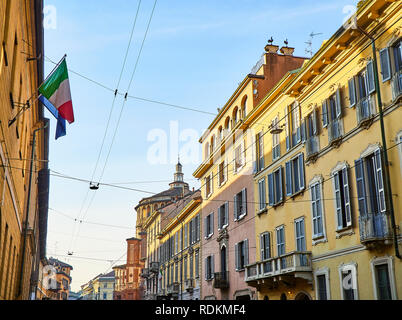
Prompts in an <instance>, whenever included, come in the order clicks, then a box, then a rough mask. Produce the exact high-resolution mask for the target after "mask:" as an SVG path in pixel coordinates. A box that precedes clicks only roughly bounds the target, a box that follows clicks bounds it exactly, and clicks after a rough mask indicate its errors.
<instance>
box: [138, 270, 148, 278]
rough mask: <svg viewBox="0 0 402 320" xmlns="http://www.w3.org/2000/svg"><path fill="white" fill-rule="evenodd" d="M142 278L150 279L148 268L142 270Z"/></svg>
mask: <svg viewBox="0 0 402 320" xmlns="http://www.w3.org/2000/svg"><path fill="white" fill-rule="evenodd" d="M140 277H142V278H148V277H149V269H148V268H142V269H141V274H140Z"/></svg>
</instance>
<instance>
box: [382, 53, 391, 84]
mask: <svg viewBox="0 0 402 320" xmlns="http://www.w3.org/2000/svg"><path fill="white" fill-rule="evenodd" d="M380 64H381V74H382V82H385V81H387V80H390V79H391V62H390V57H389V48H384V49H382V50H380Z"/></svg>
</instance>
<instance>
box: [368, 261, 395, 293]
mask: <svg viewBox="0 0 402 320" xmlns="http://www.w3.org/2000/svg"><path fill="white" fill-rule="evenodd" d="M384 264H386V265H387V266H388V277H389V285H390V289H391V298H392V300H398V295H397V291H396V282H395V264H394V257H393V256H384V257H379V258H374V259H372V260H371V261H370V267H371V276H372V281H373V292H374V299H375V300H379V293H378V282H377V273H376V269H375V267H376V266H378V265H384Z"/></svg>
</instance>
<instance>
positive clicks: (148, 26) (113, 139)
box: [73, 0, 158, 247]
mask: <svg viewBox="0 0 402 320" xmlns="http://www.w3.org/2000/svg"><path fill="white" fill-rule="evenodd" d="M157 2H158V0H155V2H154V6H153V8H152V12H151V16H150V18H149V21H148V25H147V29H146V31H145V34H144V38H143V40H142V43H141V48H140V51H139V53H138V56H137V60H136V63H135V67H134V70H133V72H132V75H131V79H130V82H129V85H128V88H127V91H126V94H125V97H124V101H123V104H122V106H121V109H120V114H119V118H118V121H117V124H116V127H115V130H114V134H113V138H112V142H111V144H110V147H109V152H108V154H107V157H106V160H105V163H104V166H103V169H102V172H101V175H100V177H99V180H98V183H100V182H101V181H102V179H103V176H104V174H105V170H106V166H107V164H108V162H109V158H110V154H111V152H112V149H113V145H114V142H115V140H116V136H117V131H118V128H119V126H120V122H121V118H122V115H123V111H124V107H125V104H126V102H127V96H128V93H129V91H130V88H131V85H132V83H133V80H134V76H135V73H136V71H137V67H138V63H139V60H140V58H141V54H142V50H143V48H144V44H145V41H146V39H147V36H148V32H149V28H150V26H151V22H152V18H153V16H154V12H155V8H156V4H157ZM97 191H98V190H95V192H94V193H93V195H92V197H91V200H90V202H89V204H88V207H87V209H86V211H85V213H84V214H83V216H82V217H83V218H85V216H86V215H87V214H88V211H89V208H90V207H91V205H92V203H93V201H94V199H95V196H96V194H97ZM80 226H81V225H79V229H78V233H77V234H79V232H80ZM74 243H75V242H74ZM73 247H74V245H73Z"/></svg>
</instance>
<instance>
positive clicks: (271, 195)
mask: <svg viewBox="0 0 402 320" xmlns="http://www.w3.org/2000/svg"><path fill="white" fill-rule="evenodd" d="M274 199H275V197H274V175H273V174H272V173H271V174H269V175H268V204H269V205H270V206H271V207H272V206H273V205H274V202H275V200H274Z"/></svg>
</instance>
